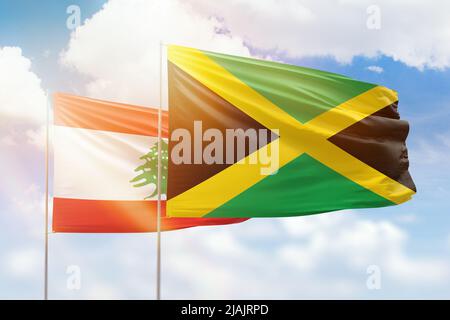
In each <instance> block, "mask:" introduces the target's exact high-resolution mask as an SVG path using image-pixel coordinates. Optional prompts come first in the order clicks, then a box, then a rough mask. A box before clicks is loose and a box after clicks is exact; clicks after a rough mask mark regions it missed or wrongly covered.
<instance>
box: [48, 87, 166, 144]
mask: <svg viewBox="0 0 450 320" xmlns="http://www.w3.org/2000/svg"><path fill="white" fill-rule="evenodd" d="M53 105H54V124H55V125H60V126H66V127H74V128H83V129H92V130H103V131H114V132H121V133H129V134H139V135H145V136H158V109H155V108H146V107H138V106H133V105H128V104H123V103H115V102H109V101H102V100H96V99H90V98H85V97H79V96H74V95H69V94H63V93H57V94H55V95H54V96H53ZM162 137H163V138H167V137H168V113H167V111H163V113H162Z"/></svg>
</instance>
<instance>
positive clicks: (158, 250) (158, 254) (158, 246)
mask: <svg viewBox="0 0 450 320" xmlns="http://www.w3.org/2000/svg"><path fill="white" fill-rule="evenodd" d="M162 66H163V43H162V41H160V43H159V108H158V183H157V189H158V204H157V218H156V219H157V221H156V231H157V235H156V300H161V165H162V160H161V142H162V141H161V140H162V137H161V136H162V103H163V83H162V82H163V75H162V73H163V67H162Z"/></svg>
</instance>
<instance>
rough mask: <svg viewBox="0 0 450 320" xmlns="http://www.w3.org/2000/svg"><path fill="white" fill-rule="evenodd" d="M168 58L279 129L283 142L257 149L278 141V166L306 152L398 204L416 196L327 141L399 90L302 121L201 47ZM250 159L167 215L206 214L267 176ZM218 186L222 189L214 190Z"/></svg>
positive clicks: (186, 196) (377, 91)
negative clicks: (245, 81)
mask: <svg viewBox="0 0 450 320" xmlns="http://www.w3.org/2000/svg"><path fill="white" fill-rule="evenodd" d="M168 59H169V61H170V62H172V63H174V64H175V65H177V66H178V67H179V68H181V69H182V70H184V71H185V72H187V73H188V74H190V75H191V76H192V77H194V78H195V79H197V80H198V81H199V82H201V83H202V84H203V85H205V86H206V87H207V88H209V89H210V90H212V91H213V92H215V93H216V94H218V95H219V96H221V97H222V98H223V99H225V100H227V101H228V102H230V103H231V104H232V105H234V106H235V107H237V108H239V109H240V110H241V111H243V112H244V113H246V114H247V115H249V116H250V117H252V118H253V119H255V120H256V121H258V122H259V123H261V124H262V125H263V126H265V127H266V128H269V129H278V130H279V139H278V140H279V141H272V142H271V143H270V144H268V145H265V146H264V147H262V148H261V149H260V150H257V151H255V153H256V152H261V151H262V152H267V151H268V150H270V145H271V144H272V143H279V153H280V154H279V168H282V167H283V166H284V165H286V164H287V163H289V162H290V161H292V160H294V159H296V158H298V157H299V156H300V155H301V154H303V153H307V154H308V155H310V156H311V157H313V158H315V159H316V160H318V161H320V162H321V163H323V164H324V165H326V166H328V167H330V168H331V169H333V170H334V171H336V172H338V173H340V174H341V175H343V176H344V177H346V178H348V179H350V180H352V181H354V182H355V183H357V184H359V185H361V186H363V187H364V188H366V189H369V190H370V191H372V192H374V193H376V194H378V195H380V196H382V197H384V198H386V199H388V200H390V201H392V202H394V203H396V204H399V203H402V202H405V201H407V200H409V199H410V198H411V196H412V195H413V194H414V191H413V190H411V189H409V188H407V187H405V186H404V185H402V184H400V183H398V182H397V181H395V180H393V179H391V178H389V177H388V176H386V175H384V174H383V173H381V172H379V171H378V170H376V169H374V168H372V167H371V166H369V165H367V164H366V163H364V162H362V161H360V160H359V159H357V158H355V157H354V156H352V155H351V154H349V153H347V152H346V151H344V150H342V149H341V148H339V147H337V146H336V145H334V144H333V143H331V142H330V141H328V140H327V139H328V138H330V137H331V136H333V135H335V134H337V133H339V132H340V131H342V130H344V129H345V128H347V127H349V126H351V125H352V124H354V123H356V122H359V121H360V120H362V119H364V118H365V117H367V116H369V115H371V114H373V113H375V112H377V111H379V110H381V109H383V108H385V107H386V106H389V105H390V104H392V103H394V102H396V101H397V100H398V98H397V93H396V92H395V91H393V90H391V89H388V88H386V87H382V86H377V87H374V88H372V89H370V90H368V91H366V92H364V93H362V94H360V95H358V96H356V97H354V98H351V99H350V100H347V101H345V102H344V103H341V104H340V105H337V106H336V107H334V108H332V109H330V110H328V111H326V112H324V113H322V114H320V115H319V116H317V117H316V118H314V119H311V120H310V121H308V122H306V123H305V124H303V123H301V122H299V121H298V120H296V119H295V118H293V117H292V116H291V115H289V114H288V113H287V112H285V111H284V110H283V109H281V108H279V107H278V106H276V105H275V104H273V103H272V102H271V101H269V100H268V99H267V98H265V97H264V96H262V95H261V94H260V93H258V92H257V91H255V90H254V89H252V88H251V87H249V86H248V85H247V84H245V83H244V82H242V81H241V80H240V79H238V78H237V77H235V76H234V75H233V74H231V73H230V72H229V71H228V70H226V69H225V68H223V67H222V66H220V65H219V64H217V63H216V62H215V61H213V60H212V59H211V58H209V57H208V56H206V55H205V54H203V53H202V52H201V51H199V50H196V49H193V48H185V47H179V46H169V47H168ZM264 149H268V150H264ZM266 154H269V153H266ZM250 157H252V155H249V156H247V157H246V158H245V159H242V160H241V161H239V162H238V163H235V164H234V165H232V166H230V167H228V168H226V169H225V170H223V171H221V172H219V173H217V174H216V175H214V176H212V177H211V178H209V179H207V180H205V181H203V182H202V183H200V184H198V185H196V186H195V187H193V188H191V189H189V190H187V191H185V192H184V193H182V194H179V195H177V196H176V197H174V198H172V199H169V200H168V201H167V215H168V216H170V217H202V216H205V215H207V214H208V213H209V212H211V211H213V210H214V209H215V208H218V207H220V206H221V205H223V204H225V203H226V202H227V201H229V200H230V199H232V198H234V197H235V196H237V195H238V194H240V193H242V192H243V191H245V190H247V189H248V188H250V187H251V186H253V185H254V184H256V183H258V182H259V181H261V180H262V179H264V178H265V177H266V176H265V175H262V174H261V168H262V166H263V164H261V163H259V164H251V161H249V158H250ZM214 190H220V192H212V191H214Z"/></svg>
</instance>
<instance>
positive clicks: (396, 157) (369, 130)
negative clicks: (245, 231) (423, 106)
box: [167, 46, 416, 218]
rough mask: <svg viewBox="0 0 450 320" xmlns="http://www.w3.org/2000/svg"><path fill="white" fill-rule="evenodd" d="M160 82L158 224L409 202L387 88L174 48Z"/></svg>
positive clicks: (401, 132)
mask: <svg viewBox="0 0 450 320" xmlns="http://www.w3.org/2000/svg"><path fill="white" fill-rule="evenodd" d="M168 80H169V110H170V115H169V132H170V133H171V138H170V142H169V154H170V160H169V173H168V175H169V177H168V201H167V212H168V215H169V216H172V217H211V218H212V217H283V216H299V215H308V214H315V213H321V212H328V211H334V210H341V209H353V208H369V207H384V206H390V205H396V204H400V203H402V202H405V201H407V200H409V199H410V198H411V196H412V195H413V194H414V193H415V190H416V189H415V186H414V183H413V181H412V179H411V176H410V174H409V172H408V165H409V162H408V155H407V149H406V146H405V140H406V137H407V135H408V131H409V126H408V123H407V122H406V121H403V120H400V117H399V114H398V112H397V104H398V98H397V93H396V92H395V91H393V90H391V89H388V88H386V87H383V86H378V85H374V84H370V83H365V82H360V81H357V80H354V79H350V78H348V77H345V76H342V75H338V74H333V73H328V72H324V71H319V70H314V69H309V68H302V67H298V66H292V65H287V64H281V63H275V62H271V61H262V60H255V59H249V58H243V57H237V56H230V55H224V54H218V53H213V52H207V51H200V50H197V49H192V48H185V47H179V46H169V47H168ZM230 133H231V134H230ZM261 133H262V134H261ZM230 137H231V138H230ZM239 137H244V142H245V145H244V147H243V148H238V144H239V143H238V142H237V141H236V140H233V139H234V138H236V139H237V138H239ZM230 144H231V146H230ZM189 148H190V149H189ZM238 149H240V150H238ZM199 150H200V151H199ZM233 151H234V152H233ZM202 152H203V153H202ZM255 159H259V161H258V160H257V161H254V160H255ZM252 160H253V161H252Z"/></svg>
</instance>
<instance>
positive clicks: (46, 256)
mask: <svg viewBox="0 0 450 320" xmlns="http://www.w3.org/2000/svg"><path fill="white" fill-rule="evenodd" d="M50 99H51V98H50V96H49V94H48V91H47V111H46V130H45V131H46V132H45V234H44V236H45V240H44V242H45V253H44V300H48V161H49V136H50V134H49V117H50Z"/></svg>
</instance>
